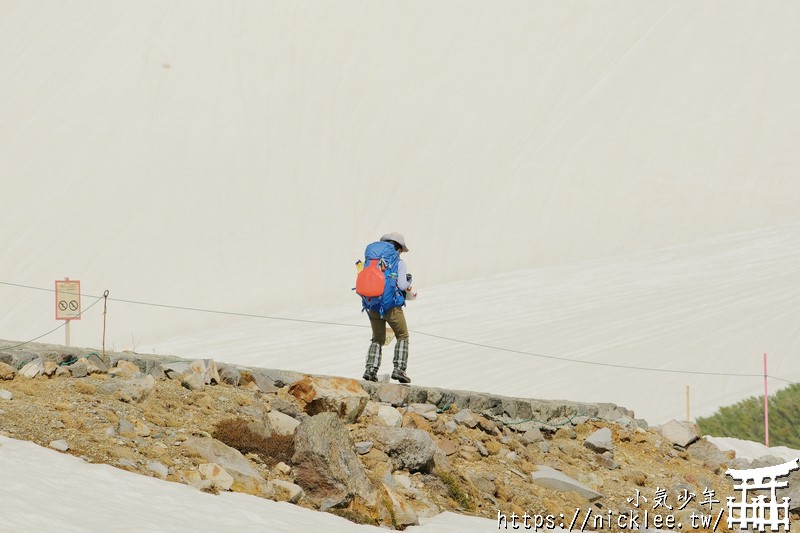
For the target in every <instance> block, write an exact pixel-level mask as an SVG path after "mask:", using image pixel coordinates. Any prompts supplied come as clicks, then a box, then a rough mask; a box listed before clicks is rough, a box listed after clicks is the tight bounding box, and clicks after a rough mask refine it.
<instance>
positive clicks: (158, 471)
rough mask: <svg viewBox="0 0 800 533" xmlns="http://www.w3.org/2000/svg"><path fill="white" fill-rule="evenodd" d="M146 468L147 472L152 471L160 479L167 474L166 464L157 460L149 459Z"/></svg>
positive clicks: (164, 477)
mask: <svg viewBox="0 0 800 533" xmlns="http://www.w3.org/2000/svg"><path fill="white" fill-rule="evenodd" d="M147 470H148V471H149V472H153V473H154V474H155V475H157V476H158V477H160V478H161V479H166V477H167V476H168V475H169V468H167V467H166V465H164V464H162V463H159V462H158V461H151V462H149V463H147Z"/></svg>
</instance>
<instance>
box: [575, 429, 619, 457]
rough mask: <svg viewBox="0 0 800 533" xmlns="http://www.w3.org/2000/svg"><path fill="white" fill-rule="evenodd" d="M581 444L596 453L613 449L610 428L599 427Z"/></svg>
mask: <svg viewBox="0 0 800 533" xmlns="http://www.w3.org/2000/svg"><path fill="white" fill-rule="evenodd" d="M583 445H584V446H586V447H587V448H589V449H590V450H592V451H595V452H597V453H603V452H612V451H614V439H613V438H612V437H611V430H610V429H608V428H600V429H598V430H597V431H595V432H594V433H592V434H591V435H589V436H588V437H586V440H585V441H583Z"/></svg>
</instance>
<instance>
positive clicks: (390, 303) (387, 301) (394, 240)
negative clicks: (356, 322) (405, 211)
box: [362, 233, 412, 383]
mask: <svg viewBox="0 0 800 533" xmlns="http://www.w3.org/2000/svg"><path fill="white" fill-rule="evenodd" d="M407 252H408V246H406V240H405V238H404V237H403V235H401V234H400V233H387V234H386V235H384V236H383V237H381V239H380V241H378V242H376V243H372V244H370V245H369V246H367V250H366V253H365V260H366V263H365V265H364V267H365V268H367V267H369V266H370V264H371V262H373V261H374V262H376V263H377V264H378V265H380V267H381V268H382V270H383V275H384V277H385V283H384V287H383V293H382V294H381V295H380V296H376V297H371V298H370V297H364V296H362V301H363V308H364V310H366V312H367V315H368V316H369V323H370V326H371V327H372V339H371V343H370V345H369V350H367V362H366V369H365V370H364V376H363V377H364V379H365V380H367V381H378V369H379V368H380V366H381V349H382V348H383V345H384V344H385V343H386V325H387V324H388V325H389V327H390V328H392V331H393V332H394V335H395V338H396V339H397V342H396V343H395V346H394V359H393V361H392V362H393V364H394V370H392V379H394V380H397V381H399V382H400V383H411V378H409V377H408V374H406V368H407V366H408V326H407V325H406V317H405V315H404V314H403V306H404V305H405V302H406V291H409V290H410V289H411V281H412V277H411V274H409V273H408V269H407V267H406V263H405V261H403V260H402V259H400V254H402V253H407ZM373 266H375V265H373Z"/></svg>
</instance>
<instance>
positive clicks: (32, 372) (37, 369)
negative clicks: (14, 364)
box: [19, 359, 44, 379]
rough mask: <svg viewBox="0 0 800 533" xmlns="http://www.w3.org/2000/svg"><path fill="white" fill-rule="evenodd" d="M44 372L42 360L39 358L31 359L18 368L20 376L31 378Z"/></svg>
mask: <svg viewBox="0 0 800 533" xmlns="http://www.w3.org/2000/svg"><path fill="white" fill-rule="evenodd" d="M43 372H44V361H42V360H41V359H36V360H35V361H31V362H30V363H28V364H26V365H25V366H23V367H22V368H20V369H19V375H20V376H22V377H26V378H30V379H33V378H35V377H36V376H38V375H39V374H41V373H43Z"/></svg>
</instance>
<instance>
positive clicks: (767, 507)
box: [725, 459, 800, 531]
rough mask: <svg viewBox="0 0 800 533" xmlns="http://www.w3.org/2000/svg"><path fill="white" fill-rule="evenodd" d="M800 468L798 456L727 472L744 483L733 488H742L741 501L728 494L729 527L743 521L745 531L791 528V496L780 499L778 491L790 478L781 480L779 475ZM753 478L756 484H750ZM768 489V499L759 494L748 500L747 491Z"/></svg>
mask: <svg viewBox="0 0 800 533" xmlns="http://www.w3.org/2000/svg"><path fill="white" fill-rule="evenodd" d="M798 468H800V466H798V459H795V460H794V461H789V462H788V463H783V464H781V465H775V466H767V467H764V468H751V469H748V470H734V469H730V470H728V471H726V472H725V473H726V474H727V475H729V476H731V477H732V478H733V479H735V480H738V481H741V484H740V485H734V486H733V488H734V489H735V490H740V491H742V500H741V501H739V502H737V501H734V500H735V499H734V498H733V497H732V496H728V529H733V526H734V525H736V524H739V529H741V530H744V529H748V528H749V527H752V529H753V530H754V531H755V530H758V531H764V530H765V528H766V527H767V526H769V528H770V530H771V531H779V530H780V528H781V526H783V529H784V531H789V501H790V499H789V498H785V497H784V498H783V499H782V501H781V502H779V501H778V497H777V495H776V493H775V491H776V490H778V489H782V488H785V487H788V486H789V482H788V481H778V478H781V477H784V476H788V475H789V472H791V471H793V470H797V469H798ZM749 481H752V483H748V482H749ZM767 489H769V499H768V500H767V499H766V497H765V496H764V495H763V494H761V495H759V496H758V497H753V496H751V497H750V498H749V500H750V501H748V494H747V491H749V490H752V491H757V490H767Z"/></svg>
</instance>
